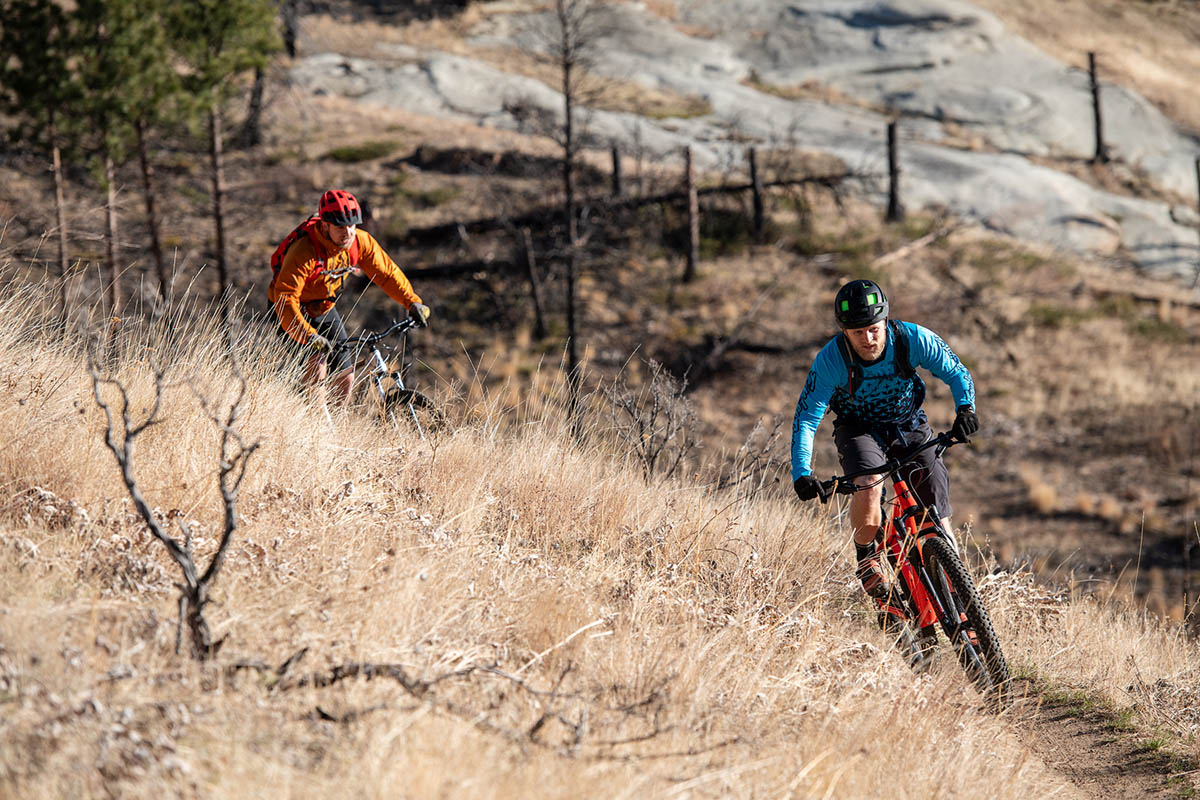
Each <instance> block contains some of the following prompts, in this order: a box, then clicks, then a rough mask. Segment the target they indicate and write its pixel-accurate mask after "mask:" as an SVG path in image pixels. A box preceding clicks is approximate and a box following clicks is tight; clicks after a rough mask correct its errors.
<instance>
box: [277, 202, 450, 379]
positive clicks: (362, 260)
mask: <svg viewBox="0 0 1200 800" xmlns="http://www.w3.org/2000/svg"><path fill="white" fill-rule="evenodd" d="M362 221H363V210H362V206H361V205H359V202H358V200H356V199H355V197H354V195H352V194H350V193H349V192H345V191H342V190H340V189H330V190H328V191H326V192H325V193H324V194H322V195H321V200H320V202H319V203H318V206H317V213H316V214H315V215H313V216H312V217H309V219H308V220H306V221H305V222H304V223H302V224H301V225H300V226H299V227H297V228H296V229H295V230H294V231H292V233H290V234H289V235H288V237H287V238H285V239H284V241H283V242H281V243H280V245H279V247H278V248H276V250H275V254H274V255H273V256H272V257H271V267H272V269H273V270H274V277H273V278H272V280H271V285H270V287H269V289H268V290H267V297H268V299H269V300H270V301H271V306H272V308H273V310H274V312H275V317H276V319H277V320H278V322H279V327H278V330H279V331H280V333H284V334H286V335H287V336H289V337H291V338H292V339H293V340H295V341H296V342H297V343H298V344H301V345H304V346H306V347H307V348H309V349H310V350H311V351H312V352H311V353H310V355H309V356H308V359H307V361H306V363H305V367H304V377H305V381H306V382H307V383H308V384H310V385H315V384H319V383H321V382H322V381H324V380H325V378H326V376H327V375H328V373H329V369H330V368H332V369H333V372H334V378H333V384H334V391H335V393H336V395H337V397H338V398H339V399H340V400H343V401H344V400H345V399H346V398H347V397H348V396H349V394H350V386H351V384H352V383H353V381H354V364H353V361H352V359H351V357H350V353H349V352H348V351H347V350H345V349H340V350H338V349H335V348H334V347H333V345H334V344H335V343H337V342H339V341H342V340H344V339H346V338H347V333H346V326H345V325H344V324H343V322H342V318H341V316H340V315H339V314H338V312H337V309H336V308H334V303H335V302H336V301H337V294H338V291H339V290H340V289H341V288H342V283H343V282H344V281H345V280H346V277H347V276H349V275H350V274H351V273H354V272H356V271H358V270H361V271H362V272H364V273H366V275H367V277H368V278H370V279H371V282H372V283H374V284H375V285H376V286H379V287H380V288H382V289H383V291H384V292H386V293H387V295H388V297H391V298H392V299H393V300H395V301H396V302H397V303H400V304H401V305H402V306H404V307H405V308H406V309H407V310H408V314H409V316H410V317H412V318H413V319H414V320H415V321H416V322H417V323H418V324H419V325H421V326H422V327H424V326H425V325H427V324H428V320H429V313H430V312H429V306H427V305H425V304H424V303H422V302H421V298H420V297H419V296H417V293H416V292H414V291H413V288H412V284H411V283H410V282H409V280H408V278H407V277H405V275H404V273H403V272H402V271H401V270H400V267H398V266H397V265H396V262H394V261H392V259H391V258H390V257H389V256H388V254H387V253H385V252H384V250H383V248H382V247H381V246H380V245H379V242H377V241H376V240H375V238H374V237H373V236H371V234H369V233H367V232H366V231H364V230H361V229H358V226H359V225H361V224H362Z"/></svg>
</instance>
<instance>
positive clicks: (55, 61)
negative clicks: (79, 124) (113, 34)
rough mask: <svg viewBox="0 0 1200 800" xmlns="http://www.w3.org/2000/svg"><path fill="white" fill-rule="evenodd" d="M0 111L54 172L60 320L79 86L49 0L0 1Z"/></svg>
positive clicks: (62, 18) (61, 21)
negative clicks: (67, 163)
mask: <svg viewBox="0 0 1200 800" xmlns="http://www.w3.org/2000/svg"><path fill="white" fill-rule="evenodd" d="M0 20H3V23H2V26H0V53H3V54H4V55H5V56H6V57H5V58H4V59H3V60H0V111H3V112H4V113H6V114H8V115H11V116H12V117H14V118H15V119H16V120H17V124H16V126H15V127H14V128H13V129H12V130H11V131H10V134H11V138H12V140H13V141H14V142H17V143H20V144H24V145H26V146H28V147H31V148H33V149H36V150H44V151H45V152H46V153H47V155H48V156H49V158H50V163H51V165H52V171H53V174H54V210H55V216H56V220H57V228H58V270H59V289H60V303H61V308H60V312H59V313H60V315H61V317H62V319H64V320H65V319H66V315H67V300H68V292H67V288H68V283H67V279H68V267H67V263H68V261H69V260H70V257H69V251H68V244H67V238H68V237H67V217H66V193H65V189H64V186H65V181H64V180H63V171H62V161H63V155H64V151H65V152H67V153H71V152H73V151H74V150H75V149H76V147H75V145H76V143H77V141H78V133H79V132H78V130H77V129H75V128H73V127H72V125H71V124H70V120H71V115H70V114H69V113H66V114H64V112H69V110H70V109H72V108H76V107H78V105H79V103H80V100H81V97H82V87H81V86H80V84H79V83H78V81H77V80H76V78H75V75H74V74H73V72H72V70H71V69H70V67H69V60H70V58H71V55H72V49H73V43H72V41H71V30H70V20H69V18H68V16H67V14H66V12H64V11H63V9H62V8H61V7H60V6H59V5H57V4H56V3H53V2H51V0H0Z"/></svg>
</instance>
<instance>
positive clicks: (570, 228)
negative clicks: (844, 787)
mask: <svg viewBox="0 0 1200 800" xmlns="http://www.w3.org/2000/svg"><path fill="white" fill-rule="evenodd" d="M555 7H556V10H557V12H558V19H559V24H560V26H561V31H562V39H561V42H560V45H561V50H560V65H561V67H562V94H563V116H564V119H563V161H562V178H563V195H564V197H563V217H564V220H563V221H564V223H565V225H566V231H567V384H568V389H569V392H570V398H569V403H570V409H571V418H572V420H574V419H575V414H576V412H577V410H578V406H579V384H580V375H579V345H578V327H577V320H576V315H575V302H576V298H575V279H576V274H577V270H578V268H579V254H578V244H579V230H578V222H577V221H576V219H575V169H574V166H575V165H574V162H575V119H574V115H575V108H574V106H575V83H574V80H575V74H574V68H575V60H576V58H577V57H578V53H577V47H578V42H576V41H575V34H576V30H575V23H574V21H573V20H572V18H571V9H570V8H569V6H568V3H567V2H566V0H556V3H555Z"/></svg>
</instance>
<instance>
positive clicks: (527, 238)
mask: <svg viewBox="0 0 1200 800" xmlns="http://www.w3.org/2000/svg"><path fill="white" fill-rule="evenodd" d="M521 234H522V243H523V245H524V247H525V269H526V270H528V272H529V292H530V294H531V295H532V296H533V335H534V336H535V337H536V338H538V339H545V338H546V319H545V317H544V316H543V315H542V291H541V286H540V284H539V281H538V276H537V259H536V257H535V255H534V252H533V235H532V234H531V233H530V232H529V228H522V229H521Z"/></svg>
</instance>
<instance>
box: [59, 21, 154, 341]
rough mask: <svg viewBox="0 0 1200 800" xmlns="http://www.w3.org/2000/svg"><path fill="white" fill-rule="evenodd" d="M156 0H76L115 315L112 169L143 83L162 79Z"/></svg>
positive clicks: (78, 59) (140, 108) (124, 150)
mask: <svg viewBox="0 0 1200 800" xmlns="http://www.w3.org/2000/svg"><path fill="white" fill-rule="evenodd" d="M157 7H158V4H157V3H156V2H155V0H77V2H76V8H75V11H74V13H73V14H72V19H73V21H74V23H75V24H74V35H73V37H72V40H73V45H74V56H75V58H74V63H75V65H76V69H77V71H78V75H79V80H80V82H81V84H82V86H83V101H82V104H81V109H82V112H83V116H84V117H85V118H86V119H87V120H88V121H89V123H90V125H91V128H92V137H91V139H92V140H91V143H90V144H91V149H92V152H93V153H94V162H95V164H96V166H97V171H98V172H99V174H100V178H101V183H102V185H103V187H104V190H105V212H106V213H105V237H104V240H105V250H106V257H105V260H106V262H107V265H108V272H109V275H108V280H109V313H110V314H111V316H112V318H114V319H119V318H120V315H121V313H122V296H121V283H120V273H121V268H120V264H119V260H118V259H119V255H120V249H119V240H118V237H117V187H116V168H117V166H118V165H120V164H121V163H123V162H124V160H125V159H126V158H127V157H128V156H129V154H130V151H131V150H132V149H133V147H134V143H135V141H136V138H137V134H136V121H137V120H138V119H139V118H142V117H144V115H145V114H146V113H148V112H145V110H144V109H145V107H146V104H147V102H148V101H147V99H146V98H147V97H155V96H157V92H154V91H149V90H147V86H148V85H150V84H151V83H153V82H156V81H158V80H161V79H162V78H161V75H162V74H163V71H164V69H165V67H164V65H165V63H166V51H165V50H164V49H163V48H162V47H161V46H158V47H156V46H155V43H156V42H158V41H161V32H160V31H161V23H160V21H159V16H158V14H157V13H156V11H157Z"/></svg>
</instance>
